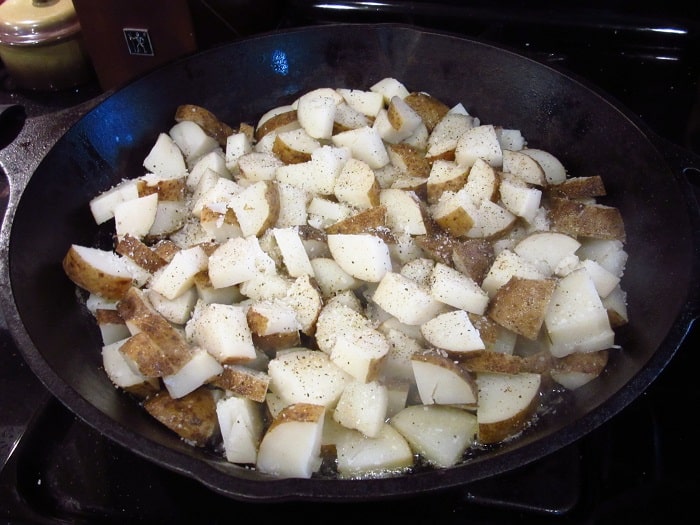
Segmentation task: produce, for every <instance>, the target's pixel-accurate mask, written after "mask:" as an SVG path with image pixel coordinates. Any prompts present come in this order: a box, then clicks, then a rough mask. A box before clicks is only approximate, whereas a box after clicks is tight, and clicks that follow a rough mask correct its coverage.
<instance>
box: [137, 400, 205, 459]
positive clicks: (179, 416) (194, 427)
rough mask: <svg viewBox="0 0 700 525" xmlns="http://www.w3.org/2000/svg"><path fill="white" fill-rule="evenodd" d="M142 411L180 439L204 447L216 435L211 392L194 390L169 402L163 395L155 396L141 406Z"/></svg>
mask: <svg viewBox="0 0 700 525" xmlns="http://www.w3.org/2000/svg"><path fill="white" fill-rule="evenodd" d="M143 407H144V408H145V409H146V411H148V413H149V414H151V415H152V416H153V417H155V418H156V419H157V420H158V421H160V422H161V423H163V424H164V425H165V426H166V427H168V428H169V429H170V430H172V431H173V432H175V433H177V434H178V435H179V436H180V437H181V438H182V439H184V440H185V441H187V442H188V443H191V444H193V445H195V446H197V447H204V446H206V445H207V444H209V443H210V442H211V440H212V439H213V438H214V436H215V435H216V432H217V429H218V425H217V417H216V401H215V399H214V395H213V393H212V391H211V390H208V389H206V388H198V389H197V390H195V391H194V392H191V393H189V394H187V395H186V396H183V397H180V398H178V399H173V398H172V397H170V395H169V394H168V393H167V391H161V392H158V393H157V394H156V395H154V396H152V397H150V398H148V399H147V400H146V401H144V403H143Z"/></svg>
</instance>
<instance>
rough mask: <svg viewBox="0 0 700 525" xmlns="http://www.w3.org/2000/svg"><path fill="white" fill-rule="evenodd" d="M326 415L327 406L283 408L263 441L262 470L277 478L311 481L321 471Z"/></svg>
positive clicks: (258, 464)
mask: <svg viewBox="0 0 700 525" xmlns="http://www.w3.org/2000/svg"><path fill="white" fill-rule="evenodd" d="M325 415H326V411H325V408H324V407H323V406H320V405H314V404H309V403H297V404H293V405H290V406H288V407H286V408H284V409H282V412H280V413H279V414H278V416H277V417H276V418H275V419H274V420H273V422H272V424H271V425H270V426H269V427H268V429H267V432H265V435H264V436H263V438H262V441H261V442H260V448H259V449H258V457H257V462H256V466H257V468H258V470H260V471H261V472H265V473H267V474H273V475H274V476H275V477H277V478H310V477H311V476H312V475H313V473H314V472H316V471H318V469H319V468H321V436H322V434H323V421H324V419H325ZM290 449H291V450H294V451H295V453H294V454H289V450H290Z"/></svg>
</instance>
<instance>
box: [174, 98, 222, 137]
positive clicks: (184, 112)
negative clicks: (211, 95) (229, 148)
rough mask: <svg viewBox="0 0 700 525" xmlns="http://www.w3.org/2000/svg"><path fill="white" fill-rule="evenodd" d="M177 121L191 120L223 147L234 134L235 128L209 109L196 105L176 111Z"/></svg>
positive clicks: (185, 106) (182, 106)
mask: <svg viewBox="0 0 700 525" xmlns="http://www.w3.org/2000/svg"><path fill="white" fill-rule="evenodd" d="M175 120H176V121H177V122H181V121H183V120H191V121H193V122H195V123H197V124H199V126H200V127H201V128H202V129H203V130H204V132H205V133H206V134H207V135H209V136H211V137H213V138H215V139H216V141H217V142H218V143H219V144H220V145H221V146H226V139H227V138H228V136H229V135H232V134H233V133H234V130H233V128H231V126H229V125H228V124H226V123H225V122H222V121H220V120H219V119H218V117H217V116H216V115H214V114H213V113H212V112H211V111H209V110H208V109H205V108H203V107H201V106H197V105H194V104H183V105H181V106H178V107H177V109H176V110H175Z"/></svg>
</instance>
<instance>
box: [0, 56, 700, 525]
mask: <svg viewBox="0 0 700 525" xmlns="http://www.w3.org/2000/svg"><path fill="white" fill-rule="evenodd" d="M605 64H606V63H605V62H601V71H604V68H605ZM654 78H655V79H656V80H657V81H658V83H659V87H658V89H659V90H663V89H664V87H663V86H664V85H665V84H664V82H665V81H666V80H669V79H670V77H669V76H668V75H667V76H663V75H659V76H655V77H654ZM669 82H670V83H673V81H672V80H669ZM686 85H687V84H686V83H681V84H678V85H676V86H675V88H676V91H677V90H678V87H679V86H683V87H682V90H685V89H686ZM683 92H684V93H685V92H686V91H683ZM692 93H693V91H692V87H691V95H692ZM639 98H640V99H644V97H643V96H642V92H641V90H640V91H639ZM668 100H669V102H672V104H671V105H669V106H668V112H664V113H663V114H661V115H658V117H657V118H658V120H659V127H660V128H664V127H665V126H666V122H667V119H666V117H670V116H671V115H673V114H674V112H675V104H676V103H678V105H679V106H680V107H681V108H682V107H684V106H683V104H682V103H681V102H682V101H684V100H685V99H684V97H675V98H673V99H668ZM643 104H644V101H642V102H639V105H638V107H639V111H640V112H643V110H642V108H643V107H644V106H643ZM688 114H689V112H687V111H686V112H685V113H683V112H682V111H681V116H679V117H678V118H668V121H669V122H672V124H670V125H668V126H667V127H666V129H668V130H670V131H671V134H672V135H673V136H675V135H676V132H679V131H680V130H681V128H682V126H678V122H685V121H686V117H687V116H688ZM679 140H680V139H679ZM2 335H3V336H4V338H5V339H4V341H6V343H7V348H11V343H9V341H7V339H6V338H7V335H8V334H7V332H4V331H3V333H2ZM697 343H698V341H697V337H693V338H691V339H690V340H689V341H688V343H687V344H686V345H685V346H684V348H683V349H682V350H681V352H680V353H679V355H678V357H677V358H676V359H674V361H672V363H671V365H670V366H669V367H668V369H667V370H666V371H665V372H664V373H663V374H662V376H661V378H660V379H659V380H658V381H657V382H655V383H654V385H652V387H651V388H650V389H649V391H648V392H647V394H646V395H644V396H642V397H641V398H639V399H638V400H637V401H635V402H634V403H633V404H632V406H630V407H629V409H628V410H626V411H625V412H624V413H623V414H621V416H620V417H619V418H616V419H614V420H613V421H611V422H609V423H607V424H605V425H604V426H603V427H602V428H601V429H600V430H599V431H596V432H594V433H592V434H591V435H590V436H589V437H588V438H585V439H584V440H582V442H581V443H579V444H577V445H575V446H572V447H567V449H566V453H564V454H562V455H561V456H560V455H559V454H557V455H555V456H552V459H555V460H556V461H554V463H549V462H545V461H542V462H538V463H537V464H536V465H533V466H532V468H530V467H528V468H526V469H522V470H519V471H518V472H515V473H513V474H512V475H503V476H499V477H497V478H496V479H494V480H493V481H486V482H484V483H475V484H471V485H469V486H468V487H467V488H466V490H465V491H459V492H458V493H455V494H453V493H449V494H443V495H442V496H441V497H440V498H436V497H435V496H432V497H431V499H430V501H427V500H425V499H423V498H416V499H415V501H414V502H405V504H406V506H404V507H402V508H404V509H405V510H408V511H409V512H412V513H413V515H415V516H416V517H421V516H426V513H428V510H427V509H430V518H431V519H434V518H435V515H436V514H437V515H438V516H437V517H438V518H441V519H443V520H445V521H446V522H448V523H450V522H463V519H464V515H465V514H462V513H468V515H469V516H470V517H471V518H473V519H474V520H481V521H482V522H488V523H501V522H510V521H512V519H514V517H516V516H517V517H518V518H519V519H522V518H527V517H530V518H532V517H533V516H537V515H540V517H539V518H538V521H539V522H542V523H545V522H546V523H580V522H581V520H582V519H587V520H589V521H590V522H591V523H603V522H606V523H607V522H612V520H613V519H615V520H619V519H622V518H623V517H626V518H629V517H633V518H634V519H638V520H639V522H640V523H644V522H650V521H652V519H651V518H650V516H652V517H658V518H661V517H664V518H667V519H669V520H673V519H674V517H675V518H678V519H681V516H685V514H684V512H685V511H684V510H683V509H686V508H688V506H687V505H688V503H689V502H690V501H691V500H692V498H688V497H687V496H689V495H690V494H693V493H695V492H696V491H697V488H698V487H697V481H696V476H695V475H694V474H695V473H694V471H692V470H691V469H692V466H691V464H692V461H689V458H688V456H687V453H686V451H688V450H693V446H692V443H690V442H689V439H688V437H687V436H688V434H687V432H686V424H685V421H686V419H685V409H684V408H683V407H682V406H680V404H678V403H677V402H676V401H677V399H678V396H681V397H683V399H688V400H694V401H697V400H698V397H697V396H698V394H697V390H696V389H695V388H693V387H692V386H691V385H690V382H689V381H687V380H684V378H683V375H684V371H686V370H688V369H695V368H697V366H698V363H697V358H696V353H694V352H693V353H692V354H691V353H690V352H688V351H687V350H688V349H690V348H691V347H694V346H696V345H697ZM686 347H687V348H686ZM3 349H4V348H3ZM3 357H7V359H6V360H7V363H5V360H3V365H5V364H7V366H8V367H10V366H12V365H14V366H16V367H18V368H19V370H20V371H19V372H17V373H16V374H15V375H10V373H9V368H6V367H5V366H3V370H5V371H7V372H8V375H7V376H2V378H0V379H2V384H3V385H6V384H9V385H11V386H13V385H17V384H20V385H21V384H25V383H23V382H22V381H21V378H22V377H23V376H24V377H25V379H26V384H28V385H32V384H34V383H35V381H34V380H33V378H32V377H31V374H29V373H28V371H27V369H26V367H24V368H23V367H21V366H18V365H17V361H19V358H18V355H17V353H16V352H14V353H12V352H10V353H8V354H5V353H3ZM22 369H23V370H24V372H22ZM6 377H13V378H15V379H16V380H17V381H16V382H7V381H5V378H6ZM27 399H28V398H25V400H27ZM691 402H692V401H691ZM42 407H43V408H42V410H41V413H42V414H44V415H43V416H42V417H41V418H40V419H39V420H38V421H37V423H36V425H35V426H32V427H30V429H31V430H32V431H35V432H30V433H29V435H30V436H33V437H32V438H31V439H28V440H25V441H24V442H23V443H21V445H22V446H20V448H18V449H17V453H16V454H15V455H14V456H13V458H12V461H11V462H10V463H9V464H8V467H7V468H5V469H4V470H3V471H2V476H1V477H0V508H2V509H5V512H9V515H10V516H11V517H14V518H18V517H20V516H31V515H32V513H33V512H34V511H37V512H41V513H43V514H44V515H46V516H48V518H47V519H48V520H50V521H51V522H53V520H54V519H58V516H66V515H67V516H72V517H75V518H80V517H88V518H92V519H96V518H100V517H105V518H107V519H109V518H114V519H120V520H129V521H133V522H134V523H136V522H140V521H144V522H146V521H151V520H157V521H158V520H160V519H161V518H162V519H163V520H164V521H168V522H172V523H176V522H190V521H191V519H194V518H196V517H197V518H198V517H209V518H211V519H212V520H214V521H216V519H217V518H220V517H221V516H225V515H230V513H231V512H234V511H237V510H238V511H240V510H241V509H242V508H249V507H247V506H245V505H241V504H238V503H236V502H231V501H229V500H228V499H226V498H220V497H218V496H216V495H214V494H212V493H211V492H210V491H208V490H206V489H203V488H202V487H201V486H199V485H198V484H197V483H194V482H192V481H191V480H189V479H187V478H182V477H180V476H178V475H177V474H173V473H170V472H169V471H164V470H163V469H160V468H159V467H157V466H155V465H153V464H151V463H150V462H146V461H143V460H141V459H139V458H137V457H134V456H133V455H131V454H130V453H128V452H126V451H125V450H124V449H122V448H121V447H118V446H115V445H113V444H112V443H111V442H109V441H107V440H105V439H104V438H103V437H101V436H99V434H97V433H96V432H94V431H93V430H92V429H91V428H88V427H86V426H85V425H84V424H82V423H80V422H79V421H77V420H76V419H75V418H74V417H73V416H71V415H70V414H69V413H68V412H66V411H65V409H63V408H62V407H61V406H60V405H59V404H58V403H55V402H52V403H49V404H47V405H45V406H43V405H42ZM4 414H5V412H3V411H0V415H4ZM3 419H4V418H3ZM6 428H7V427H3V433H4V432H5V430H4V429H6ZM676 443H677V445H676ZM51 444H53V445H55V446H52V445H51ZM67 451H68V453H67ZM86 458H92V459H90V460H89V461H86ZM94 464H99V465H101V466H102V467H103V468H104V471H105V472H107V473H109V475H106V476H99V477H97V476H94V475H93V474H92V473H94V470H93V465H94ZM563 467H570V469H569V468H563ZM20 472H22V473H23V474H22V475H21V476H20V475H19V473H20ZM136 473H138V474H136ZM142 473H143V474H142ZM555 480H556V481H555ZM563 480H571V481H573V483H572V484H571V485H570V484H569V483H562V481H563ZM526 486H527V487H528V488H530V489H532V490H525V487H526ZM554 486H556V487H558V488H560V489H561V491H553V490H552V487H554ZM13 494H15V496H13ZM180 495H182V496H191V498H188V497H180ZM19 496H21V497H19ZM199 502H205V504H204V505H200V504H199ZM491 504H494V505H497V506H498V507H499V508H500V510H498V509H493V508H489V505H491ZM314 507H318V504H315V505H314ZM284 508H287V509H288V510H303V509H305V508H306V507H305V506H304V505H303V504H302V505H292V506H291V507H290V506H284ZM28 509H30V510H28ZM254 509H255V511H256V512H260V513H261V514H260V515H261V516H264V515H265V514H266V513H268V512H274V506H273V507H268V508H262V507H254ZM344 509H345V511H348V512H349V511H350V509H352V512H355V513H357V515H358V517H359V516H366V514H364V513H365V512H367V511H371V512H375V513H379V514H375V515H376V516H378V517H379V516H383V515H387V516H395V513H396V507H395V505H394V504H392V505H389V506H387V505H382V504H367V505H353V506H351V507H344ZM594 509H597V510H594ZM327 510H330V511H332V510H333V507H331V508H330V509H327ZM546 516H548V517H546ZM645 520H646V521H645ZM657 521H658V520H657Z"/></svg>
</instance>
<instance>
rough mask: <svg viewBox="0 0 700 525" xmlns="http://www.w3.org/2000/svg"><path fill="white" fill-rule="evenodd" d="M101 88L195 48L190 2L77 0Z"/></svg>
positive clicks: (111, 87) (174, 0)
mask: <svg viewBox="0 0 700 525" xmlns="http://www.w3.org/2000/svg"><path fill="white" fill-rule="evenodd" d="M73 4H74V6H75V11H76V13H77V15H78V19H79V20H80V25H81V27H82V29H83V38H84V41H85V44H86V47H87V51H88V54H89V55H90V58H91V60H92V63H93V66H94V68H95V72H96V73H97V77H98V79H99V82H100V86H101V87H102V89H104V90H105V91H107V90H110V89H113V88H118V87H120V86H123V85H124V84H126V83H127V82H129V81H130V80H132V79H134V78H136V77H137V76H139V75H141V74H143V73H146V72H147V71H150V70H152V69H154V68H155V67H157V66H160V65H162V64H164V63H166V62H169V61H171V60H173V59H175V58H178V57H181V56H185V55H188V54H190V53H192V52H194V51H196V50H197V42H196V38H195V32H194V29H193V24H192V17H191V15H190V10H189V7H188V4H187V0H149V1H147V2H144V1H143V0H73Z"/></svg>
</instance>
